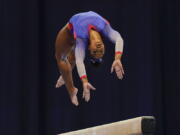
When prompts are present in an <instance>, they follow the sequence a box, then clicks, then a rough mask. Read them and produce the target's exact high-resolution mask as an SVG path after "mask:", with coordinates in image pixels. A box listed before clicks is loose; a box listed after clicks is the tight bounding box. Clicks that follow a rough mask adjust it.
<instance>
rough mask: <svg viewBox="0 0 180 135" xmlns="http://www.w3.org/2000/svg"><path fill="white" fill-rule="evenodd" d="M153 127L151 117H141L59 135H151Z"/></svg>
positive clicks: (152, 118)
mask: <svg viewBox="0 0 180 135" xmlns="http://www.w3.org/2000/svg"><path fill="white" fill-rule="evenodd" d="M155 125H156V121H155V118H154V117H153V116H142V117H137V118H133V119H128V120H123V121H119V122H114V123H110V124H105V125H100V126H96V127H91V128H86V129H82V130H77V131H72V132H67V133H62V134H59V135H152V134H153V133H154V132H155Z"/></svg>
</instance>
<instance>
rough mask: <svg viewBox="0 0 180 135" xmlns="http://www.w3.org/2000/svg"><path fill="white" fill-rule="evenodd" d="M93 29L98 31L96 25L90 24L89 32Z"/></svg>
mask: <svg viewBox="0 0 180 135" xmlns="http://www.w3.org/2000/svg"><path fill="white" fill-rule="evenodd" d="M91 29H94V30H97V29H96V27H95V26H94V25H92V24H89V25H88V32H89V31H90V30H91Z"/></svg>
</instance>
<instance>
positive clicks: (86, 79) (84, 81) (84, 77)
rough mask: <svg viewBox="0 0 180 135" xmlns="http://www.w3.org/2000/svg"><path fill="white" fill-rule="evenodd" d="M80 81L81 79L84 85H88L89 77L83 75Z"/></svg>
mask: <svg viewBox="0 0 180 135" xmlns="http://www.w3.org/2000/svg"><path fill="white" fill-rule="evenodd" d="M80 79H81V81H82V83H87V82H88V78H87V75H82V76H81V77H80Z"/></svg>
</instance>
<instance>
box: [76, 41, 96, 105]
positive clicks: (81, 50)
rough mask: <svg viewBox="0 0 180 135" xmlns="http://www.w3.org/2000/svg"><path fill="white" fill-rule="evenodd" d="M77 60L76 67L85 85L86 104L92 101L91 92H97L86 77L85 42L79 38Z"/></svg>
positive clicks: (84, 96)
mask: <svg viewBox="0 0 180 135" xmlns="http://www.w3.org/2000/svg"><path fill="white" fill-rule="evenodd" d="M75 58H76V67H77V70H78V74H79V77H80V78H81V81H82V85H83V98H84V99H85V101H86V102H88V101H89V100H90V90H95V89H96V88H95V87H93V86H92V85H91V84H90V83H89V82H88V78H87V75H86V70H85V66H84V58H85V42H84V41H83V40H82V39H80V38H77V40H76V48H75Z"/></svg>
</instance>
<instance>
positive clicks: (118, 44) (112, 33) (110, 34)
mask: <svg viewBox="0 0 180 135" xmlns="http://www.w3.org/2000/svg"><path fill="white" fill-rule="evenodd" d="M103 34H104V35H105V36H106V37H107V38H108V39H109V40H110V41H111V42H112V43H114V44H115V59H121V56H122V53H123V46H124V43H123V39H122V37H121V35H120V34H119V32H118V31H116V30H114V29H113V28H112V27H111V26H110V24H107V25H106V26H105V28H104V30H103Z"/></svg>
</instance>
